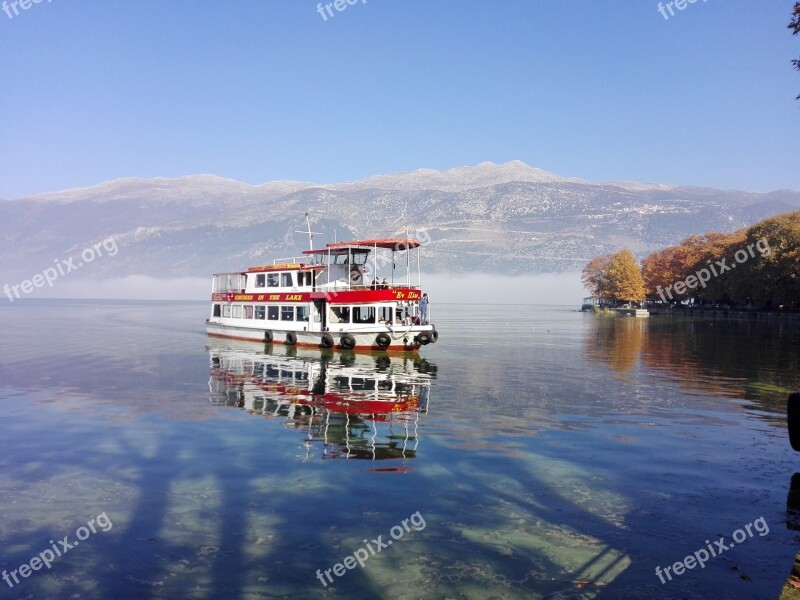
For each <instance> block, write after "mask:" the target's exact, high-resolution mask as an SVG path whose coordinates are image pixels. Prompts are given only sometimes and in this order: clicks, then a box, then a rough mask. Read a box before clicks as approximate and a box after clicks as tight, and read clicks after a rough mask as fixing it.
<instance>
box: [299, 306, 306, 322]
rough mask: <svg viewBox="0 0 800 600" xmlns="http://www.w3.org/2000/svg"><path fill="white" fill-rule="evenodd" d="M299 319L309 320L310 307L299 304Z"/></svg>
mask: <svg viewBox="0 0 800 600" xmlns="http://www.w3.org/2000/svg"><path fill="white" fill-rule="evenodd" d="M297 320H298V321H308V307H307V306H298V307H297Z"/></svg>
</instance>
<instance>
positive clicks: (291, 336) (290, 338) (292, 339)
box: [286, 331, 297, 346]
mask: <svg viewBox="0 0 800 600" xmlns="http://www.w3.org/2000/svg"><path fill="white" fill-rule="evenodd" d="M296 343H297V334H296V333H295V332H294V331H290V332H289V333H287V334H286V345H287V346H294V345H295V344H296Z"/></svg>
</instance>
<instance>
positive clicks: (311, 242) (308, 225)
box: [295, 213, 322, 250]
mask: <svg viewBox="0 0 800 600" xmlns="http://www.w3.org/2000/svg"><path fill="white" fill-rule="evenodd" d="M306 228H307V230H306V231H298V230H295V233H305V234H307V235H308V249H309V250H313V249H314V234H315V233H316V234H319V235H322V234H320V233H319V231H311V220H310V219H309V218H308V213H306Z"/></svg>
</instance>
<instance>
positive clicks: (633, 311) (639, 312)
mask: <svg viewBox="0 0 800 600" xmlns="http://www.w3.org/2000/svg"><path fill="white" fill-rule="evenodd" d="M613 310H614V312H615V313H617V316H620V317H636V318H638V319H641V318H647V317H649V316H650V312H649V311H648V310H647V309H646V308H615V309H613Z"/></svg>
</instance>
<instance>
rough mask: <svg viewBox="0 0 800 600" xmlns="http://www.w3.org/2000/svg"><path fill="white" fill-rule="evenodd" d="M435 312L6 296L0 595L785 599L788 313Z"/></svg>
mask: <svg viewBox="0 0 800 600" xmlns="http://www.w3.org/2000/svg"><path fill="white" fill-rule="evenodd" d="M433 309H434V313H433V314H434V316H435V322H436V325H437V328H438V330H439V332H440V334H441V337H440V340H439V342H438V343H437V344H434V345H430V346H427V347H425V348H423V349H422V350H421V352H420V354H419V356H416V357H415V356H403V355H401V356H397V357H387V356H381V355H357V354H353V353H346V354H342V353H333V354H329V355H322V354H321V353H320V352H318V351H307V350H305V351H304V350H296V349H289V348H286V347H284V346H275V347H274V348H271V349H266V352H265V348H264V347H263V346H260V345H258V344H247V343H228V342H224V341H219V340H214V339H210V338H207V337H206V335H205V332H204V328H203V327H204V318H205V316H206V311H207V306H206V304H205V303H157V302H151V303H148V302H135V303H134V302H90V301H44V300H42V301H27V302H16V303H14V304H13V305H10V304H6V305H3V306H2V308H0V326H1V329H0V330H2V344H1V345H0V427H1V428H2V429H1V433H0V567H1V568H2V569H3V570H5V571H6V572H11V571H13V570H16V571H17V575H16V576H17V579H18V580H19V583H15V582H14V579H13V578H12V577H11V576H9V581H10V583H11V584H13V587H11V586H10V585H9V584H8V582H4V581H2V580H0V598H48V599H49V598H114V599H122V598H137V599H138V598H197V599H201V598H209V599H212V598H213V599H217V598H248V599H249V598H253V599H255V598H298V599H299V598H387V599H395V598H397V599H406V598H408V599H411V598H425V599H427V598H442V599H444V598H452V599H462V598H469V599H472V598H475V599H478V598H480V599H484V598H497V599H501V598H502V599H512V598H526V599H527V598H548V599H562V598H601V599H606V598H608V599H612V598H648V599H649V598H689V597H691V598H726V599H730V598H754V599H762V598H776V597H777V596H778V595H779V593H780V589H781V586H782V583H783V580H784V579H785V578H786V577H787V575H788V574H789V572H790V570H791V566H792V563H793V559H794V556H795V554H796V553H797V551H798V550H800V518H798V517H797V516H796V515H797V514H798V511H797V509H796V508H795V507H794V502H793V501H792V502H789V505H787V498H788V497H789V496H790V488H791V482H792V476H793V474H794V473H795V469H798V470H800V454H796V453H794V452H793V451H792V450H791V448H790V446H789V442H788V436H787V433H786V427H785V417H784V414H785V401H786V395H787V393H788V392H789V391H790V390H800V331H799V330H800V327H798V325H797V324H786V323H779V322H771V323H765V322H753V321H735V320H728V321H726V320H712V319H707V320H690V319H669V318H662V317H656V318H653V319H650V320H633V319H624V318H617V319H613V318H601V317H596V316H594V315H588V314H582V313H579V312H575V311H574V310H572V309H571V308H567V307H540V306H485V305H482V306H469V305H434V306H433ZM798 479H800V478H796V479H795V481H797V480H798ZM90 521H91V525H89V522H90ZM746 526H748V528H747V529H749V531H748V530H746V529H745V528H746ZM82 528H83V529H82ZM92 529H93V530H94V531H92ZM740 529H741V531H739V532H738V533H737V534H736V535H737V538H738V540H737V541H738V543H736V542H734V544H733V545H732V546H731V542H732V541H733V537H732V536H733V535H734V533H735V532H737V530H740ZM65 536H66V540H65ZM379 536H380V538H379ZM720 538H724V540H722V543H723V544H724V545H725V547H726V548H727V549H726V550H720V548H719V546H716V545H715V542H716V541H719V540H720ZM51 540H52V541H51ZM62 540H64V541H65V542H66V544H68V545H69V547H68V546H67V545H65V544H61V541H62ZM79 540H80V541H79ZM706 540H708V542H707V541H706ZM76 542H78V543H76ZM389 542H391V543H389ZM709 546H711V547H712V549H714V548H716V551H717V552H718V554H717V556H711V553H710V552H708V551H707V550H706V554H707V555H709V558H708V559H707V560H704V561H703V562H705V564H704V566H703V568H700V566H699V565H696V564H695V565H693V567H694V568H692V569H687V570H686V571H685V572H683V573H682V574H678V573H676V572H675V571H674V567H673V565H674V563H676V562H678V561H683V560H684V558H685V557H686V556H688V555H693V554H695V553H699V554H696V555H695V556H697V557H698V558H703V554H702V553H700V552H699V551H700V550H703V549H707V548H708V547H709ZM55 549H58V552H59V553H61V554H62V555H61V556H57V555H56V551H55ZM47 551H49V552H50V554H47ZM51 554H52V555H53V559H52V560H51V559H50V555H51ZM348 555H350V556H353V555H355V558H352V559H349V560H347V561H345V559H346V557H348ZM37 556H39V557H40V559H39V561H33V562H32V561H31V559H33V558H34V557H37ZM42 557H43V558H46V559H48V560H47V562H49V563H50V565H51V567H50V568H49V569H48V568H47V566H46V565H44V564H42V562H41V561H42ZM359 559H360V562H361V563H362V564H363V567H362V566H360V565H359V564H357V562H358V560H359ZM695 562H696V561H695ZM337 563H344V564H343V565H341V566H340V567H338V568H336V567H335V565H337ZM24 564H28V565H29V566H31V567H39V568H38V570H31V571H28V570H26V569H22V570H20V565H24ZM352 565H355V566H354V567H353V568H349V566H352ZM687 566H688V563H687ZM656 567H659V568H660V569H661V570H662V573H663V572H664V571H663V570H664V569H665V567H670V568H673V571H672V572H668V576H666V577H665V576H663V575H662V578H663V579H664V583H662V582H661V580H660V579H659V577H658V576H657V575H656ZM318 570H319V573H318ZM326 570H327V572H328V575H327V576H326V574H325V571H326ZM679 570H680V568H679ZM23 572H25V573H27V575H28V577H23Z"/></svg>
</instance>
